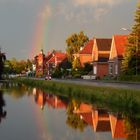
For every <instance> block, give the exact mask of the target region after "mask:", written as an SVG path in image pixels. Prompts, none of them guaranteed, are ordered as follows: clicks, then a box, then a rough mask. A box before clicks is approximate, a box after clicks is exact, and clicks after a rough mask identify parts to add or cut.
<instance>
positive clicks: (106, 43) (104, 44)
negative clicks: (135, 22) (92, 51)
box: [96, 39, 112, 51]
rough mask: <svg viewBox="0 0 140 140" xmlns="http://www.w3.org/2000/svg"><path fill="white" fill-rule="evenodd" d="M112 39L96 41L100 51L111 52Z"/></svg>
mask: <svg viewBox="0 0 140 140" xmlns="http://www.w3.org/2000/svg"><path fill="white" fill-rule="evenodd" d="M111 41H112V39H96V43H97V47H98V51H110V48H111Z"/></svg>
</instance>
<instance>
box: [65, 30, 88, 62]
mask: <svg viewBox="0 0 140 140" xmlns="http://www.w3.org/2000/svg"><path fill="white" fill-rule="evenodd" d="M88 40H89V39H88V37H87V36H86V35H84V32H82V31H81V32H80V33H79V34H76V33H74V34H72V35H71V36H70V37H68V38H67V40H66V44H67V49H66V52H67V56H68V59H69V61H70V62H72V61H73V54H76V53H78V52H79V51H80V47H83V46H84V45H85V43H87V42H88Z"/></svg>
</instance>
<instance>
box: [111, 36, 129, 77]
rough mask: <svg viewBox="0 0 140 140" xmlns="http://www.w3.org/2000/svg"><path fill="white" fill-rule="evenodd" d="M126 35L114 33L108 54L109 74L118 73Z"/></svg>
mask: <svg viewBox="0 0 140 140" xmlns="http://www.w3.org/2000/svg"><path fill="white" fill-rule="evenodd" d="M127 37H128V36H127V35H114V36H113V38H112V44H111V51H110V56H109V74H110V75H112V76H115V75H119V74H120V71H121V65H122V60H123V56H124V52H125V48H126V43H127Z"/></svg>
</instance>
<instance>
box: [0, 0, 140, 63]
mask: <svg viewBox="0 0 140 140" xmlns="http://www.w3.org/2000/svg"><path fill="white" fill-rule="evenodd" d="M137 2H138V0H0V47H1V48H2V52H5V53H6V56H7V59H12V58H16V59H20V60H21V59H24V60H26V59H28V58H29V59H33V58H34V56H35V55H37V54H38V53H39V52H40V50H41V49H43V50H44V53H45V54H47V53H48V52H50V51H52V50H54V49H55V50H62V51H65V50H66V47H67V46H66V39H67V38H68V37H69V36H70V35H72V34H73V33H79V32H80V31H84V33H85V34H86V35H87V36H88V37H89V39H91V38H93V37H96V38H111V37H112V35H114V34H128V32H127V31H122V30H121V28H122V27H125V28H128V29H131V27H132V25H133V24H134V15H135V10H136V7H137Z"/></svg>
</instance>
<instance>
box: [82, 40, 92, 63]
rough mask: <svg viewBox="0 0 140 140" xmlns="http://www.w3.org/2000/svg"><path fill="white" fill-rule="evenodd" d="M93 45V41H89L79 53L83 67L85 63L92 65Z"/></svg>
mask: <svg viewBox="0 0 140 140" xmlns="http://www.w3.org/2000/svg"><path fill="white" fill-rule="evenodd" d="M93 43H94V41H93V39H91V40H89V42H88V43H87V44H86V45H85V46H84V47H83V49H82V50H81V51H80V52H79V59H80V62H81V65H82V66H84V64H85V63H92V49H93Z"/></svg>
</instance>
